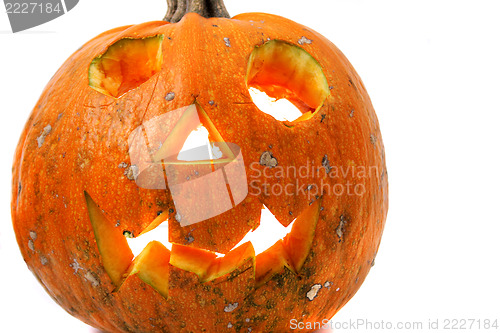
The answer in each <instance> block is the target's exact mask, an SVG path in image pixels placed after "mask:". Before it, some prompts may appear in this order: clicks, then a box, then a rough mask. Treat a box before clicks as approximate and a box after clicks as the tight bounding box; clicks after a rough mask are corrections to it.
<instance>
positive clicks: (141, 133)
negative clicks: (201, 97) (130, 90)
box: [128, 102, 248, 227]
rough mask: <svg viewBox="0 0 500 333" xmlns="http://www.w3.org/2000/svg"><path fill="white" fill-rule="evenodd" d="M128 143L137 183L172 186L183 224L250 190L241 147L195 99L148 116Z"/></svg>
mask: <svg viewBox="0 0 500 333" xmlns="http://www.w3.org/2000/svg"><path fill="white" fill-rule="evenodd" d="M128 144H129V156H130V162H131V165H133V166H134V170H135V174H136V175H134V180H135V182H136V184H137V185H138V186H139V187H141V188H145V189H155V190H159V189H167V188H168V189H169V191H170V194H171V195H172V199H173V201H174V205H175V216H176V222H177V223H179V224H180V226H181V227H186V226H188V225H192V224H195V223H199V222H203V221H205V220H207V219H210V218H212V217H216V216H218V215H220V214H223V213H225V212H227V211H229V210H231V209H233V208H234V207H236V206H237V205H238V204H239V203H241V202H242V201H243V200H244V199H245V198H246V197H247V195H248V182H247V176H246V171H245V163H244V161H243V154H242V151H241V149H240V147H239V146H238V145H237V144H235V143H231V142H226V141H224V139H223V138H222V136H221V134H220V133H219V131H218V130H217V128H216V127H215V125H214V123H213V122H212V120H211V119H210V118H209V116H208V115H207V113H206V112H205V111H204V110H203V108H202V107H201V105H199V104H197V103H196V102H195V104H191V105H188V106H185V107H182V108H179V109H176V110H171V111H168V112H166V113H164V114H162V115H160V116H157V117H154V118H152V119H149V120H147V121H145V122H144V123H143V124H142V125H141V126H139V127H138V128H136V129H135V130H134V131H133V132H132V133H131V134H130V136H129V140H128Z"/></svg>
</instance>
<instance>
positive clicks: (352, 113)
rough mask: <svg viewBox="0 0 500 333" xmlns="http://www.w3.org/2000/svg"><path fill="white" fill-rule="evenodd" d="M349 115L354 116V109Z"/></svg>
mask: <svg viewBox="0 0 500 333" xmlns="http://www.w3.org/2000/svg"><path fill="white" fill-rule="evenodd" d="M349 117H351V118H352V117H354V109H352V110H351V112H350V113H349Z"/></svg>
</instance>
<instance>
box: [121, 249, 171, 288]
mask: <svg viewBox="0 0 500 333" xmlns="http://www.w3.org/2000/svg"><path fill="white" fill-rule="evenodd" d="M169 262H170V251H169V250H168V249H167V248H166V247H165V246H164V245H163V244H162V243H160V242H158V241H151V242H149V243H148V245H147V246H146V247H145V248H144V250H142V252H141V253H140V254H139V255H138V256H137V257H136V258H135V259H134V261H133V262H132V264H131V265H130V267H129V269H128V270H127V273H126V274H125V276H124V277H125V279H127V278H129V277H131V276H132V275H137V277H138V278H139V279H141V280H142V281H144V282H145V283H147V284H149V285H150V286H151V287H153V288H154V289H155V290H156V291H158V292H159V293H160V294H161V295H162V296H163V297H165V298H168V273H169V270H170V264H169Z"/></svg>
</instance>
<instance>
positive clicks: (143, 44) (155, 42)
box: [89, 35, 163, 98]
mask: <svg viewBox="0 0 500 333" xmlns="http://www.w3.org/2000/svg"><path fill="white" fill-rule="evenodd" d="M162 41H163V35H157V36H153V37H148V38H140V39H134V38H124V39H121V40H119V41H117V42H115V43H114V44H112V45H111V46H109V47H108V49H107V50H106V52H105V53H104V54H102V55H99V56H97V57H96V58H94V60H92V63H91V64H90V67H89V86H90V87H91V88H93V89H95V90H97V91H99V92H101V93H103V94H105V95H108V96H111V97H115V98H119V97H120V96H122V95H124V94H125V93H127V92H128V91H130V90H132V89H135V88H137V87H139V86H140V85H141V84H143V83H144V82H146V81H147V80H149V79H150V78H151V77H152V76H153V75H155V74H156V73H157V72H159V71H160V69H161V64H162V60H163V57H162V51H161V45H162Z"/></svg>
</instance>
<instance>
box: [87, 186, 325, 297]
mask: <svg viewBox="0 0 500 333" xmlns="http://www.w3.org/2000/svg"><path fill="white" fill-rule="evenodd" d="M85 199H86V202H87V208H88V212H89V218H90V222H91V224H92V227H93V230H94V235H95V239H96V242H97V247H98V249H99V253H100V255H101V259H102V263H103V266H104V269H105V270H106V273H107V274H108V276H109V277H110V279H111V281H112V282H113V284H114V285H115V287H116V289H115V292H116V291H118V290H119V288H120V286H121V285H122V284H123V282H124V281H125V280H126V279H128V278H129V277H131V276H132V275H136V276H137V277H139V278H140V279H141V280H142V281H144V282H145V283H147V284H149V285H150V286H151V287H153V288H154V289H155V290H156V291H158V292H159V293H160V294H161V295H163V296H164V297H168V289H169V285H168V281H169V271H170V268H171V267H172V266H174V267H177V268H179V269H182V270H185V271H188V272H192V273H194V274H196V275H197V276H198V279H199V282H200V283H206V282H209V281H212V280H214V279H217V278H220V277H224V276H226V275H227V276H229V275H231V273H232V272H234V271H236V270H237V269H238V268H240V267H241V266H243V265H248V264H250V265H251V266H252V267H253V271H254V274H255V284H256V285H255V288H258V287H259V286H261V285H263V284H264V283H266V282H267V281H269V280H270V279H271V278H272V276H273V275H275V274H276V273H279V272H281V271H282V270H283V268H284V267H287V268H288V269H289V270H290V271H292V272H295V273H297V274H298V273H299V272H300V270H301V268H302V266H303V264H304V261H305V259H306V258H307V256H308V255H309V252H310V249H311V246H312V241H313V238H314V233H315V230H316V224H317V221H318V217H319V211H320V207H321V198H320V199H318V200H316V201H315V202H313V203H312V204H311V205H309V206H308V207H307V208H306V209H305V210H304V211H303V212H302V213H301V214H300V215H299V216H298V217H297V219H296V220H295V221H294V223H293V225H292V226H291V230H290V231H289V232H288V233H287V234H286V235H285V236H284V237H283V238H280V239H278V240H277V241H276V242H275V243H274V244H273V245H272V246H271V247H269V248H267V249H264V250H263V251H262V252H261V253H258V254H256V252H255V249H254V246H253V244H252V242H251V241H246V239H248V238H244V241H242V242H240V244H241V245H240V244H239V245H237V246H236V247H235V248H233V249H232V250H231V251H229V252H228V253H226V254H225V255H221V254H217V253H216V252H212V251H208V250H204V249H199V248H195V247H190V246H186V245H181V244H176V243H172V244H171V245H170V244H167V246H165V245H164V244H162V243H161V242H159V241H157V240H153V241H151V242H149V243H148V244H147V245H146V247H145V248H144V249H143V250H142V251H141V252H140V253H139V254H138V255H137V256H135V257H134V254H133V251H132V249H131V248H130V246H129V244H128V242H127V238H126V236H125V235H124V234H123V232H124V230H121V229H120V228H119V227H117V226H116V225H115V224H114V223H112V222H111V221H109V220H108V218H107V217H106V216H105V215H104V213H103V211H102V210H101V209H100V208H99V206H98V205H97V204H96V203H95V202H94V200H93V199H92V198H91V197H90V195H89V194H88V193H86V192H85ZM165 220H166V216H165V215H164V214H161V215H160V216H158V217H157V218H156V219H155V220H153V221H152V222H151V224H150V225H149V226H147V227H146V228H145V229H144V230H142V231H141V232H140V234H139V235H138V237H141V236H142V237H145V236H143V235H145V234H147V233H148V232H151V231H154V230H157V229H159V226H160V225H162V223H168V222H166V221H165ZM260 228H262V227H260ZM161 229H163V228H161ZM258 229H259V228H258ZM258 229H256V230H257V232H258ZM251 233H252V232H250V233H249V234H248V235H247V236H248V237H251V235H252V234H251ZM167 247H170V248H171V249H169V248H167Z"/></svg>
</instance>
